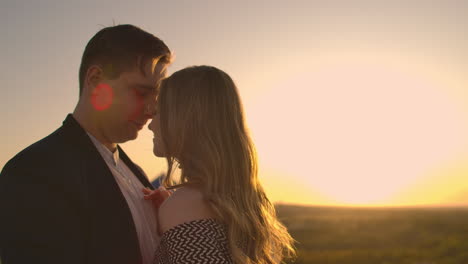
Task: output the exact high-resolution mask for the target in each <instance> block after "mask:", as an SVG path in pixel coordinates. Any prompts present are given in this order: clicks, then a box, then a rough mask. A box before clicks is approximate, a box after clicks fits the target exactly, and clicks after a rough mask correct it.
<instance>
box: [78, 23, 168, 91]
mask: <svg viewBox="0 0 468 264" xmlns="http://www.w3.org/2000/svg"><path fill="white" fill-rule="evenodd" d="M157 58H159V61H161V62H163V63H168V64H169V63H170V61H171V51H170V50H169V48H168V47H167V46H166V44H165V43H164V42H163V41H162V40H160V39H159V38H157V37H155V36H153V35H152V34H150V33H148V32H146V31H144V30H142V29H140V28H138V27H136V26H133V25H117V26H112V27H106V28H103V29H101V30H100V31H99V32H97V33H96V35H94V36H93V37H92V38H91V40H89V42H88V44H87V45H86V48H85V50H84V52H83V57H82V58H81V65H80V72H79V82H80V95H81V93H82V91H83V86H84V79H85V77H86V72H87V71H88V68H89V67H90V66H92V65H99V66H100V67H101V68H102V69H103V70H104V74H105V76H106V77H107V78H110V79H113V78H117V77H119V75H120V74H121V73H122V72H124V71H126V70H132V69H133V68H135V67H137V68H139V69H140V70H141V72H142V73H143V74H144V67H145V65H147V63H149V62H152V60H154V59H157Z"/></svg>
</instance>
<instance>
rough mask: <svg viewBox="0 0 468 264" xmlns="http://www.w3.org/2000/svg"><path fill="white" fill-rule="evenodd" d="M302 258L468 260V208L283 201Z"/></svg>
mask: <svg viewBox="0 0 468 264" xmlns="http://www.w3.org/2000/svg"><path fill="white" fill-rule="evenodd" d="M276 208H277V210H278V215H279V217H280V219H281V220H282V222H283V223H284V224H285V225H286V226H287V227H288V230H289V231H290V233H291V235H292V236H293V238H294V239H295V240H297V243H296V248H297V250H298V258H297V259H296V260H295V261H290V262H289V263H297V264H309V263H310V264H315V263H317V264H338V263H339V264H357V263H359V264H393V263H398V264H468V208H350V207H305V206H289V205H277V206H276Z"/></svg>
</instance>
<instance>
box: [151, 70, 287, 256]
mask: <svg viewBox="0 0 468 264" xmlns="http://www.w3.org/2000/svg"><path fill="white" fill-rule="evenodd" d="M157 108H158V112H159V113H160V120H161V134H162V135H161V136H162V139H163V144H164V146H165V151H166V157H167V161H168V171H167V174H166V177H165V179H164V182H163V183H164V185H165V186H166V187H167V188H169V189H171V188H177V187H179V186H182V185H186V184H193V185H197V186H198V187H199V188H200V190H201V191H202V193H203V195H204V197H205V199H206V200H207V201H208V202H209V204H210V205H211V207H212V209H213V211H214V212H215V213H216V215H217V216H218V217H219V220H221V221H222V222H223V223H224V224H226V227H227V233H228V239H229V246H230V249H231V253H232V256H233V261H234V262H235V263H238V264H240V263H259V264H263V263H279V262H281V261H282V259H283V258H284V257H286V256H288V257H292V256H294V254H295V251H294V249H293V245H292V244H293V239H292V238H291V236H290V235H289V233H288V232H287V229H286V227H285V226H284V225H283V224H281V223H280V222H279V220H278V219H277V217H276V212H275V208H274V206H273V204H272V203H271V202H270V201H269V200H268V198H267V196H266V194H265V192H264V190H263V188H262V186H261V185H260V182H259V180H258V177H257V157H256V152H255V148H254V146H253V144H252V141H251V139H250V137H249V135H248V133H247V129H246V127H245V122H244V115H243V110H242V105H241V101H240V98H239V95H238V92H237V88H236V86H235V84H234V82H233V81H232V79H231V78H230V77H229V75H227V74H226V73H225V72H223V71H221V70H219V69H217V68H214V67H210V66H195V67H189V68H185V69H182V70H180V71H178V72H176V73H174V74H172V76H170V77H169V78H167V79H165V80H163V81H162V84H161V87H160V94H159V97H158V106H157ZM175 163H179V165H180V167H181V169H182V173H181V177H180V179H179V180H178V181H177V183H175V180H174V179H173V178H174V177H173V171H174V164H175Z"/></svg>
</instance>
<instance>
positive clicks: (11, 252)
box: [0, 25, 294, 264]
mask: <svg viewBox="0 0 468 264" xmlns="http://www.w3.org/2000/svg"><path fill="white" fill-rule="evenodd" d="M171 60H172V58H171V51H170V50H169V48H168V47H167V46H166V44H165V43H164V42H163V41H161V40H160V39H159V38H157V37H155V36H153V35H152V34H150V33H148V32H145V31H143V30H141V29H140V28H138V27H135V26H132V25H118V26H113V27H107V28H104V29H102V30H100V31H99V32H98V33H96V35H94V36H93V37H92V38H91V40H90V41H89V42H88V44H87V46H86V48H85V50H84V53H83V57H82V61H81V66H80V70H79V87H80V90H79V94H80V96H79V101H78V104H77V106H76V108H75V110H74V112H73V113H72V114H69V115H68V116H67V117H66V119H65V121H64V122H63V125H62V126H61V127H60V128H58V129H57V130H56V131H54V132H53V133H52V134H50V135H49V136H47V137H45V138H44V139H42V140H40V141H38V142H36V143H34V144H32V145H31V146H29V147H27V148H26V149H24V150H23V151H21V152H20V153H18V154H17V155H16V156H15V157H13V158H12V159H11V160H10V161H9V162H8V163H7V164H6V165H5V167H4V168H3V169H2V172H1V175H0V212H1V217H0V256H1V263H2V264H17V263H90V264H94V263H95V264H97V263H99V264H101V263H112V264H137V263H142V264H149V263H236V264H240V263H280V262H281V261H282V260H283V257H284V256H288V255H291V254H293V253H294V250H293V248H292V238H291V236H290V235H289V234H288V232H287V230H286V228H285V227H284V226H283V225H282V224H281V223H280V222H279V221H278V219H277V218H276V214H275V210H274V207H273V205H272V203H271V202H270V201H269V200H268V198H267V196H266V195H265V192H264V191H263V188H262V186H261V185H260V183H259V181H258V178H257V160H256V154H255V149H254V147H253V144H252V142H251V139H250V137H249V135H248V133H247V131H246V126H245V120H244V116H243V110H242V104H241V100H240V97H239V94H238V91H237V88H236V86H235V84H234V82H233V80H232V79H231V78H230V76H229V75H228V74H226V73H225V72H223V71H222V70H219V69H217V68H215V67H211V66H193V67H188V68H185V69H182V70H180V71H177V72H175V73H173V74H172V75H171V76H169V77H167V76H166V68H167V67H168V66H169V65H170V63H171ZM148 120H151V122H150V124H149V126H148V128H149V129H150V130H151V131H153V133H154V139H153V143H154V146H153V152H154V154H155V155H156V156H158V157H165V158H166V159H167V161H168V171H167V173H166V176H165V178H164V180H163V183H162V184H163V186H164V187H160V188H158V189H156V190H155V189H154V187H153V186H152V185H151V183H150V181H149V180H148V177H147V176H146V175H145V173H144V172H143V170H142V169H141V168H140V167H139V166H138V165H136V164H135V163H133V162H132V161H131V159H130V158H129V157H128V156H127V155H126V154H125V152H124V151H123V150H122V149H121V148H120V147H119V145H118V144H119V143H124V142H126V141H129V140H133V139H135V138H136V137H137V134H138V132H139V131H140V130H141V129H142V128H143V127H144V126H145V124H146V123H147V121H148ZM176 167H179V168H180V170H181V175H180V177H178V178H177V179H175V178H174V176H173V174H174V173H173V172H174V169H175V168H176Z"/></svg>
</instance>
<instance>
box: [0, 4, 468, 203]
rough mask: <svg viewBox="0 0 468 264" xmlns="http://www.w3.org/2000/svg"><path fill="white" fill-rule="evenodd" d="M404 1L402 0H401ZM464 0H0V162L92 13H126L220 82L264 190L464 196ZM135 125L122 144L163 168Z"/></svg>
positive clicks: (467, 94)
mask: <svg viewBox="0 0 468 264" xmlns="http://www.w3.org/2000/svg"><path fill="white" fill-rule="evenodd" d="M408 2H410V3H408ZM466 14H468V1H449V0H446V1H442V0H440V1H401V0H396V1H370V0H369V1H349V0H342V1H333V0H331V1H330V0H327V1H325V0H324V1H277V0H274V1H224V0H217V1H215V0H213V1H134V2H131V1H74V2H73V3H68V2H67V1H32V0H31V1H21V0H19V1H13V0H6V1H5V0H3V1H2V2H1V3H0V22H1V23H0V30H1V31H0V34H1V36H2V38H1V42H0V43H1V45H0V52H1V58H2V62H1V64H0V67H1V68H0V76H1V80H2V84H3V88H2V91H3V95H2V96H1V97H0V117H1V123H2V129H1V130H0V131H1V132H0V133H1V134H0V144H1V148H2V151H1V152H0V167H3V165H4V164H5V163H6V162H7V161H8V159H10V158H11V157H12V156H13V155H15V153H17V152H18V151H20V150H21V149H23V148H25V147H27V146H28V145H29V144H31V143H32V142H34V141H37V140H39V139H41V138H42V137H44V136H45V135H47V134H49V133H50V132H52V131H53V130H55V129H56V128H57V127H58V126H59V125H60V124H61V122H62V121H63V120H64V118H65V116H66V114H67V113H70V112H72V111H73V109H74V107H75V104H76V102H77V99H78V67H79V63H80V58H81V55H82V52H83V49H84V47H85V45H86V43H87V42H88V40H89V39H90V38H91V37H92V36H93V35H94V34H95V33H96V32H97V31H98V30H100V29H101V28H102V27H104V26H110V25H113V24H114V23H116V24H126V23H130V24H134V25H137V26H139V27H141V28H142V29H144V30H147V31H149V32H151V33H153V34H154V35H156V36H158V37H160V38H161V39H163V40H164V41H165V42H166V43H167V44H168V46H169V47H170V48H171V49H172V50H173V51H174V53H175V55H176V60H175V63H174V64H173V65H172V66H171V67H170V68H169V73H171V72H174V71H176V70H178V69H181V68H183V67H186V66H190V65H199V64H207V65H213V66H216V67H218V68H221V69H223V70H224V71H226V72H227V73H229V74H230V75H231V76H232V77H233V79H234V80H235V81H236V83H237V85H238V87H239V90H240V93H241V96H242V98H243V102H244V106H245V110H246V115H247V121H248V126H249V127H250V129H251V133H252V136H253V139H254V142H255V143H256V145H257V149H258V152H259V158H260V168H261V169H260V174H261V175H260V176H261V179H262V182H263V183H264V185H265V186H266V189H267V192H268V194H269V195H270V197H271V199H272V200H273V201H276V202H289V203H301V204H345V205H346V204H347V205H421V204H452V205H453V204H468V16H466ZM151 144H152V135H151V133H150V132H149V131H148V130H147V129H146V128H145V129H144V131H142V132H141V133H140V137H139V139H138V140H135V141H132V142H129V143H125V144H123V148H124V149H125V150H126V151H127V153H128V154H129V155H130V156H131V157H132V158H133V160H134V161H135V162H137V163H138V164H139V165H141V166H142V167H143V168H144V170H145V171H146V172H147V173H148V175H149V176H150V178H154V177H155V176H156V175H158V174H159V173H160V172H162V171H164V170H165V161H164V160H162V159H158V158H155V157H154V156H153V155H152V145H151Z"/></svg>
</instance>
